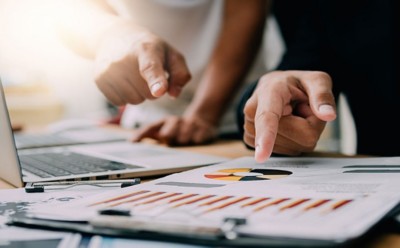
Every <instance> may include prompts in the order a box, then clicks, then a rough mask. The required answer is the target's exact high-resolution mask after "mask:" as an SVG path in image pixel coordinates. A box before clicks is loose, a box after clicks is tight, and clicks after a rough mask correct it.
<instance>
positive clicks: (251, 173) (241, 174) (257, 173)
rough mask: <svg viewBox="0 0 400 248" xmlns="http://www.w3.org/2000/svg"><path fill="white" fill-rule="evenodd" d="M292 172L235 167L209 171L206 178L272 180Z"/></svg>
mask: <svg viewBox="0 0 400 248" xmlns="http://www.w3.org/2000/svg"><path fill="white" fill-rule="evenodd" d="M291 174H292V172H290V171H285V170H275V169H252V168H234V169H223V170H218V171H215V172H211V173H207V174H205V175H204V176H205V177H206V178H210V179H215V180H223V181H259V180H272V179H278V178H282V177H287V176H289V175H291Z"/></svg>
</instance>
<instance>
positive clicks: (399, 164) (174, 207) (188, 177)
mask: <svg viewBox="0 0 400 248" xmlns="http://www.w3.org/2000/svg"><path fill="white" fill-rule="evenodd" d="M399 188H400V157H391V158H307V157H302V158H271V159H269V160H268V161H267V162H265V163H261V164H260V163H256V162H255V161H254V159H253V158H252V157H243V158H239V159H236V160H231V161H229V162H224V163H221V164H218V165H213V166H206V167H202V168H198V169H194V170H190V171H186V172H181V173H176V174H173V175H170V176H167V177H164V178H161V179H158V180H154V181H151V182H148V183H143V184H141V185H137V186H132V187H128V188H123V189H118V190H112V191H108V192H106V193H104V194H98V195H95V196H93V197H90V198H87V199H84V200H77V201H74V202H70V203H67V204H63V205H61V206H57V207H56V208H53V209H52V208H48V209H46V210H45V211H43V210H41V211H42V212H41V211H38V210H36V211H35V213H36V214H39V215H40V214H41V213H42V214H44V213H45V212H46V214H47V215H51V214H52V213H54V215H55V216H58V217H59V218H61V217H62V218H64V219H68V218H72V219H82V220H83V219H85V220H87V219H91V218H95V217H96V216H97V213H98V211H99V210H101V209H110V208H111V209H113V208H115V209H124V210H130V212H132V213H134V215H135V216H141V217H142V218H143V219H147V220H149V221H152V220H164V221H170V222H181V223H200V224H201V223H204V224H206V223H207V224H212V223H214V224H215V225H220V224H221V223H222V222H223V219H224V218H226V217H236V218H238V217H239V218H246V219H247V224H246V225H243V226H240V227H239V229H238V231H239V232H240V233H243V234H250V235H257V236H268V237H270V236H274V237H291V238H309V239H319V240H346V239H350V238H354V237H357V236H359V235H361V234H362V233H364V232H365V231H367V230H368V229H369V228H371V226H373V225H374V224H375V223H377V222H378V221H379V220H380V219H381V218H382V217H384V216H385V215H386V214H387V213H388V212H389V211H390V210H391V209H393V208H394V207H395V206H396V205H397V204H398V202H399V200H400V192H399V191H398V190H397V189H399ZM63 208H64V211H63V210H62V209H63ZM60 213H63V214H60ZM53 217H54V216H53Z"/></svg>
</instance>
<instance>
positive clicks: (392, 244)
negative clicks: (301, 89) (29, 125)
mask: <svg viewBox="0 0 400 248" xmlns="http://www.w3.org/2000/svg"><path fill="white" fill-rule="evenodd" d="M147 142H150V143H151V141H147ZM176 149H182V150H187V151H192V152H198V153H205V154H212V155H218V156H225V157H228V158H238V157H241V156H253V155H254V152H253V151H251V150H249V149H247V148H246V147H245V146H244V145H243V143H242V142H241V141H234V140H220V141H217V142H214V143H212V144H209V145H202V146H193V147H178V148H176ZM305 156H318V157H343V156H344V155H341V154H334V153H321V152H313V153H309V154H305ZM7 188H13V187H12V186H11V185H9V184H7V183H6V182H4V181H1V180H0V189H7ZM358 247H361V246H358ZM362 247H363V248H399V247H400V234H396V233H388V232H386V233H384V234H383V235H379V236H377V237H372V238H371V239H370V240H369V241H368V244H363V245H362Z"/></svg>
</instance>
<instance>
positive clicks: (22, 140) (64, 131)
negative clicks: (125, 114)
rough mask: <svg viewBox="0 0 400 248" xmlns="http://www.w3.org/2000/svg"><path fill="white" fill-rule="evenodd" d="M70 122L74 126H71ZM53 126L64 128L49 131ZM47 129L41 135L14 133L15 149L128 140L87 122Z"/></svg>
mask: <svg viewBox="0 0 400 248" xmlns="http://www.w3.org/2000/svg"><path fill="white" fill-rule="evenodd" d="M72 121H75V124H73V123H72V124H73V125H71V122H72ZM55 125H57V127H61V125H63V126H65V127H62V128H58V130H51V129H53V128H52V127H53V126H55ZM49 129H50V131H48V130H47V128H46V131H45V132H41V133H14V139H15V145H16V147H17V149H28V148H39V147H50V146H66V145H78V144H90V143H103V142H111V141H124V140H127V139H128V138H129V136H128V135H127V134H125V133H122V132H118V131H116V130H113V129H111V128H105V127H101V126H100V125H98V124H96V123H91V124H89V122H88V121H87V122H85V121H82V124H79V123H78V120H64V121H60V122H56V123H53V124H51V125H49Z"/></svg>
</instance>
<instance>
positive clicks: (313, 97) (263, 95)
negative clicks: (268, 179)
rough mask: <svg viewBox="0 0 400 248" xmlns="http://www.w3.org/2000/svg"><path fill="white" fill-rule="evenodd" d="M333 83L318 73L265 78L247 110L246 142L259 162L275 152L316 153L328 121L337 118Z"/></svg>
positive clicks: (287, 73) (280, 73)
mask: <svg viewBox="0 0 400 248" xmlns="http://www.w3.org/2000/svg"><path fill="white" fill-rule="evenodd" d="M335 109H336V105H335V99H334V95H333V93H332V81H331V78H330V76H329V75H328V74H326V73H324V72H317V71H275V72H271V73H268V74H266V75H264V76H263V77H262V78H261V79H260V81H259V83H258V85H257V88H256V90H255V91H254V93H253V95H252V96H251V98H250V99H249V100H248V101H247V103H246V105H245V108H244V115H245V124H244V137H243V139H244V142H245V143H246V144H247V145H249V146H251V147H255V159H256V161H257V162H263V161H265V160H267V159H268V158H269V157H270V156H271V154H272V152H274V153H277V154H284V155H299V154H301V153H302V152H310V151H312V150H314V148H315V146H316V145H317V142H318V139H319V137H320V135H321V133H322V131H323V129H324V127H325V125H326V122H327V121H332V120H334V119H335V118H336V110H335Z"/></svg>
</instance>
